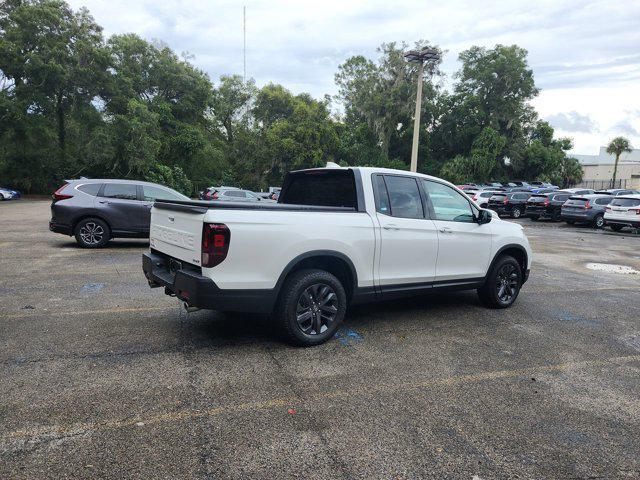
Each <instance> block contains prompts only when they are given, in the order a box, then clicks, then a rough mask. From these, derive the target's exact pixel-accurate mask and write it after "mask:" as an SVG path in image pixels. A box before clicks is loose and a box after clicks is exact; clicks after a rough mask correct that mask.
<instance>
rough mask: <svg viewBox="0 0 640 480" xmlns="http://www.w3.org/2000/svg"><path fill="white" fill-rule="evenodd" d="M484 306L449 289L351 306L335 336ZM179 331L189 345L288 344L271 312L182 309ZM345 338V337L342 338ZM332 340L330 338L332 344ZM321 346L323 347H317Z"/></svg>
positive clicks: (457, 314) (457, 315)
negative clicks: (275, 324)
mask: <svg viewBox="0 0 640 480" xmlns="http://www.w3.org/2000/svg"><path fill="white" fill-rule="evenodd" d="M476 309H482V310H485V309H484V307H482V306H481V304H480V302H479V300H478V297H477V295H476V294H475V292H450V293H438V294H426V295H422V296H419V297H414V298H408V299H407V298H405V299H401V300H389V301H380V302H375V303H371V304H366V305H358V306H354V307H351V308H350V309H349V311H348V312H347V316H346V318H345V321H344V323H343V325H342V326H341V328H340V330H339V331H338V333H337V335H336V338H335V339H334V340H333V341H338V342H341V343H343V344H344V343H345V342H344V341H342V340H344V338H345V337H346V338H351V337H353V334H351V333H350V332H351V331H352V329H355V328H357V331H358V332H362V331H363V330H368V329H370V328H374V329H375V326H374V324H376V323H381V322H398V324H399V325H400V324H403V323H407V322H408V323H412V324H414V323H417V322H432V321H434V322H435V321H439V322H442V321H445V322H446V321H447V320H448V319H451V320H452V321H453V320H454V319H459V318H461V317H465V316H466V315H472V314H471V312H472V311H475V310H476ZM180 317H181V319H182V321H180V322H179V334H180V335H182V336H183V339H182V340H183V341H184V344H185V345H189V346H190V348H198V349H200V348H205V349H206V348H216V347H224V346H234V345H235V346H242V345H251V344H253V345H256V344H263V345H269V346H274V345H281V346H283V347H285V348H294V347H289V346H288V345H286V344H285V343H284V341H283V340H282V339H281V338H280V336H279V335H278V333H277V331H276V330H275V328H274V325H273V319H272V318H271V317H270V316H269V315H260V314H246V313H222V312H215V311H199V312H196V313H192V314H186V313H183V312H181V315H180ZM341 339H342V340H341ZM333 341H330V342H329V344H331V343H332V342H333ZM318 348H322V347H318Z"/></svg>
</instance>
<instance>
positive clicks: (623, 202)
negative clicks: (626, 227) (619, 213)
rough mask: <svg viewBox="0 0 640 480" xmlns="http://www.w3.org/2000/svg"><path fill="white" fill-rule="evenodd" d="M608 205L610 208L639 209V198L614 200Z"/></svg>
mask: <svg viewBox="0 0 640 480" xmlns="http://www.w3.org/2000/svg"><path fill="white" fill-rule="evenodd" d="M610 205H611V206H612V207H640V198H616V199H615V200H613V201H612V202H611V203H610Z"/></svg>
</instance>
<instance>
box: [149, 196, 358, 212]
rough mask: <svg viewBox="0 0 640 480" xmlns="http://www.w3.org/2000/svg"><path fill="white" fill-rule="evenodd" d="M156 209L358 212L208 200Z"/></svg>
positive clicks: (158, 203)
mask: <svg viewBox="0 0 640 480" xmlns="http://www.w3.org/2000/svg"><path fill="white" fill-rule="evenodd" d="M153 206H154V208H158V209H161V210H173V211H178V212H191V213H205V212H206V211H207V210H209V209H225V208H226V209H230V210H275V211H278V212H282V211H289V212H357V210H356V209H355V208H354V207H330V206H322V205H293V204H285V203H269V202H264V203H261V202H255V203H253V202H227V201H215V200H213V201H207V200H160V199H158V200H156V201H155V202H154V204H153Z"/></svg>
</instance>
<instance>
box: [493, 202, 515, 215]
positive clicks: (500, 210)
mask: <svg viewBox="0 0 640 480" xmlns="http://www.w3.org/2000/svg"><path fill="white" fill-rule="evenodd" d="M487 208H488V209H489V210H493V211H494V212H496V213H497V214H498V215H511V210H510V209H508V208H505V207H503V206H499V205H495V204H494V205H491V204H488V205H487Z"/></svg>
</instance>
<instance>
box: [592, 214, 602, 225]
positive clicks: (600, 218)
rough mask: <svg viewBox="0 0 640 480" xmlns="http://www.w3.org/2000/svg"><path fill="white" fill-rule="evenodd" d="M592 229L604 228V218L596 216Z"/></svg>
mask: <svg viewBox="0 0 640 480" xmlns="http://www.w3.org/2000/svg"><path fill="white" fill-rule="evenodd" d="M593 228H604V216H602V215H596V218H594V219H593Z"/></svg>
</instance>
